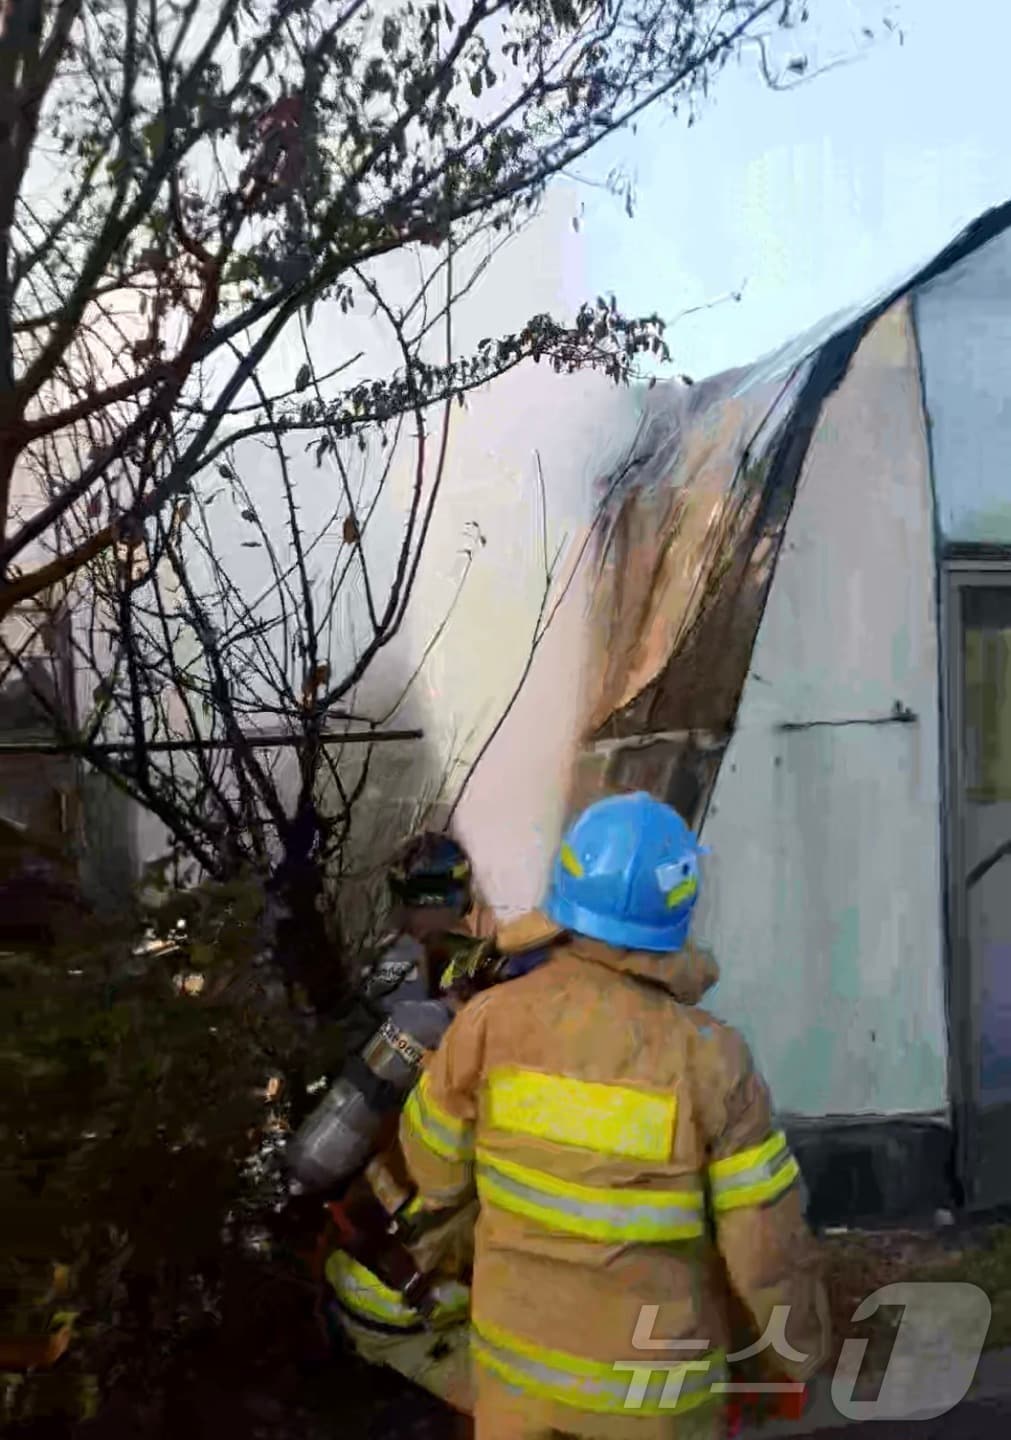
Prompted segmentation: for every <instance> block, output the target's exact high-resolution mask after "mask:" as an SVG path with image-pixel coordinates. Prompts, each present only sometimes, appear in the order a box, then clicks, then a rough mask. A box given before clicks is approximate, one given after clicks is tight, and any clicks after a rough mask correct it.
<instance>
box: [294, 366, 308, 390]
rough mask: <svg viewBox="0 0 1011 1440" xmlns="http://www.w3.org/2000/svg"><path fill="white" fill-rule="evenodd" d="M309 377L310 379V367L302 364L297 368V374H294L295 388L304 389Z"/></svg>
mask: <svg viewBox="0 0 1011 1440" xmlns="http://www.w3.org/2000/svg"><path fill="white" fill-rule="evenodd" d="M311 379H312V369H311V367H310V366H309V365H308V364H306V365H303V366H302V368H301V369H300V370H299V372H298V374H297V375H296V376H295V389H296V390H305V389H306V388H307V386H308V384H309V381H310V380H311Z"/></svg>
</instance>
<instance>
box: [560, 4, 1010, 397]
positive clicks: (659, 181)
mask: <svg viewBox="0 0 1011 1440" xmlns="http://www.w3.org/2000/svg"><path fill="white" fill-rule="evenodd" d="M886 6H887V10H886ZM811 8H812V11H813V12H814V16H815V19H814V20H813V21H812V23H811V24H810V25H809V26H807V27H805V30H804V31H802V32H798V36H797V38H796V39H795V40H794V41H792V42H791V43H790V44H789V45H788V47H787V50H786V53H787V54H789V53H791V52H794V53H795V52H796V51H797V50H798V49H800V48H801V39H802V38H803V48H805V49H806V50H807V51H808V52H809V53H812V54H813V56H814V59H815V61H816V62H817V63H824V62H826V61H828V60H831V59H832V58H834V57H836V56H840V55H842V54H844V53H845V54H854V55H857V56H858V57H859V58H857V59H855V60H854V62H853V63H851V64H847V65H844V66H841V67H840V68H837V69H834V70H831V71H829V72H828V73H825V74H822V75H821V76H819V77H817V78H815V79H814V80H812V81H811V82H810V83H807V84H804V85H802V86H800V87H799V88H797V89H795V90H793V91H792V92H790V93H782V92H773V91H770V90H769V89H768V88H767V87H766V86H765V84H764V82H763V81H762V79H761V77H760V75H759V73H758V70H757V66H756V65H755V64H753V63H749V62H747V61H745V63H744V64H742V66H741V67H739V68H737V67H734V68H732V69H730V70H728V71H727V72H726V73H725V75H724V76H723V78H722V79H721V81H720V82H719V83H718V85H717V86H716V88H715V90H714V93H713V97H712V99H711V100H710V101H709V102H708V103H707V104H706V106H705V107H704V109H703V111H702V114H701V116H700V119H699V121H698V123H697V124H696V126H695V127H694V128H693V129H691V130H688V129H687V128H686V127H685V126H684V124H682V123H681V122H680V121H679V120H676V119H673V118H671V117H670V116H668V115H662V116H661V115H660V114H659V113H657V114H654V115H653V116H651V117H650V118H649V119H648V120H646V121H645V122H643V123H642V124H641V125H640V127H639V131H638V134H637V135H636V136H631V135H627V136H621V137H618V138H617V139H616V140H615V141H613V142H611V143H610V144H609V146H608V148H607V150H606V151H602V152H598V153H597V154H596V155H595V156H594V158H593V162H592V166H591V165H587V166H585V167H584V168H583V170H582V172H581V173H582V174H584V175H587V176H597V177H600V176H603V175H604V174H606V173H607V171H608V170H609V169H610V167H611V166H612V165H614V164H616V163H622V164H623V165H624V167H625V168H626V169H627V170H628V171H629V172H630V173H632V174H633V176H634V177H635V179H636V183H637V191H638V200H637V207H636V213H635V218H634V220H629V219H628V218H627V217H626V216H625V214H624V210H623V208H622V205H621V204H620V202H618V201H616V200H614V199H613V198H612V197H611V196H609V195H606V194H603V193H601V192H600V191H599V190H596V189H593V188H589V187H585V186H580V187H579V188H578V195H579V199H580V200H581V201H582V202H583V204H584V205H585V210H584V213H583V216H582V221H581V228H580V237H581V239H582V242H583V244H582V246H581V249H582V257H581V258H582V262H583V264H582V276H581V281H582V286H585V287H587V288H588V289H589V290H590V291H591V292H601V291H612V290H613V291H614V292H615V293H616V295H617V296H618V300H619V303H620V304H621V306H622V308H623V309H624V310H625V311H626V312H637V313H642V312H644V311H650V310H653V309H654V308H655V309H657V310H658V311H659V312H660V313H661V314H662V315H663V316H664V317H665V318H667V319H672V318H673V317H675V316H677V315H679V314H680V312H682V311H683V310H685V309H686V308H688V307H690V306H695V305H702V304H705V303H707V302H709V301H713V300H716V299H718V298H719V297H720V296H723V295H726V294H727V293H728V292H730V291H733V290H737V289H738V288H740V287H741V286H742V285H743V287H744V288H743V298H742V300H741V302H740V303H739V304H735V303H733V302H728V303H725V304H720V305H717V306H715V307H714V308H711V309H709V310H707V311H706V312H705V313H703V314H701V315H697V316H692V317H688V318H685V319H683V320H681V321H680V322H679V323H678V324H677V325H676V326H675V327H674V328H673V329H672V331H671V333H670V336H669V339H670V342H671V348H672V352H673V358H674V361H675V366H676V368H677V370H679V371H686V372H687V373H688V374H690V375H693V376H695V377H696V378H698V377H701V376H702V375H705V374H709V373H712V372H714V371H718V370H722V369H726V368H727V367H728V366H731V365H736V364H740V363H744V362H747V361H749V360H752V359H755V358H757V357H758V356H760V355H762V354H764V353H766V352H767V351H769V350H770V349H773V348H775V347H776V346H777V345H778V344H780V343H781V342H782V341H784V340H786V339H788V338H790V337H791V336H792V335H795V334H796V333H798V332H799V331H802V330H804V329H806V328H807V327H808V326H810V325H813V324H815V323H816V322H817V321H818V320H820V319H821V318H822V317H824V316H825V315H827V314H829V313H831V312H832V311H834V310H837V309H840V308H841V307H843V306H846V305H850V304H853V303H855V302H859V301H861V300H862V299H864V298H865V297H870V296H873V295H874V294H875V292H876V291H877V290H878V289H880V288H881V287H883V286H884V285H886V284H887V283H888V282H889V281H891V280H893V279H895V278H897V277H898V276H901V275H902V274H903V273H904V272H905V271H907V270H908V269H911V268H912V267H913V266H915V265H916V264H917V263H918V262H920V261H922V260H924V259H926V258H929V256H930V255H932V254H933V253H934V252H935V251H937V250H938V249H940V248H941V246H943V245H944V244H945V243H946V242H947V241H948V240H949V239H950V238H951V237H952V236H953V235H954V234H955V233H957V231H958V230H960V229H961V228H962V226H963V225H965V224H966V223H967V222H968V221H970V220H972V219H973V218H974V217H975V216H976V215H977V214H979V213H980V212H981V211H983V210H985V209H987V208H988V207H989V206H991V205H994V204H997V203H999V202H1000V201H1002V200H1004V199H1007V198H1009V197H1011V145H1009V143H1008V139H1007V135H1008V128H1009V127H1008V117H1009V112H1011V102H1009V100H1008V98H1007V96H1008V89H1007V85H1008V81H1007V75H1008V70H1007V58H1008V55H1009V54H1011V3H1009V0H962V3H960V4H959V5H958V6H957V7H952V5H951V4H950V0H904V3H903V4H901V5H898V4H894V3H892V4H889V3H888V0H820V3H818V0H816V3H815V4H813V5H812V7H811ZM882 13H888V14H890V15H891V16H892V17H893V18H894V19H895V20H897V21H898V22H899V23H900V24H901V26H902V29H903V31H904V36H905V40H904V44H902V45H901V46H900V45H899V44H898V42H897V41H896V40H895V39H890V38H888V37H887V36H884V34H883V32H882V35H883V38H881V39H879V40H878V41H877V42H876V43H875V44H873V45H870V46H868V45H866V43H865V42H863V41H862V39H861V28H862V24H863V23H864V21H867V22H870V23H873V22H874V20H875V18H876V17H880V15H881V14H882ZM831 26H836V27H837V28H835V29H832V28H830V27H831Z"/></svg>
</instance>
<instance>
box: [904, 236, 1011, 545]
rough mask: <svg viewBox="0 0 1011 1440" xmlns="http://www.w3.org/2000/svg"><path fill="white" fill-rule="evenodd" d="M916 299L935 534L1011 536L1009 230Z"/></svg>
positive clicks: (1002, 539)
mask: <svg viewBox="0 0 1011 1440" xmlns="http://www.w3.org/2000/svg"><path fill="white" fill-rule="evenodd" d="M915 305H916V322H917V330H918V333H919V340H920V349H921V354H922V357H923V380H924V392H925V396H926V402H927V410H928V413H929V415H930V421H931V442H932V450H933V464H934V484H935V488H936V492H937V509H938V518H939V521H940V527H941V531H942V534H943V535H944V537H945V539H946V540H951V541H956V542H963V543H973V542H989V543H993V544H1011V459H1009V457H1011V234H1009V233H1008V232H1007V231H1004V232H1003V233H1001V234H1000V235H998V236H997V237H996V238H995V239H993V240H991V241H990V242H989V244H987V245H984V246H983V247H982V248H981V249H979V250H977V251H975V252H974V253H973V254H972V255H970V256H969V257H968V258H967V259H965V260H963V261H962V262H961V263H960V264H959V265H956V266H954V267H953V268H952V269H950V270H948V271H947V272H946V273H945V274H943V275H941V276H939V277H938V278H937V279H936V280H933V281H931V282H930V284H928V285H925V286H924V287H923V288H922V289H921V290H920V291H918V293H917V296H916V300H915Z"/></svg>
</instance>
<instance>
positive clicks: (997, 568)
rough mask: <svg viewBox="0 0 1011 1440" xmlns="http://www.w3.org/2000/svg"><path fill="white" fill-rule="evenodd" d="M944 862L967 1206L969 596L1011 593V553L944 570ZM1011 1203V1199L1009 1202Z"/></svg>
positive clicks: (972, 1170) (971, 1186) (971, 1006)
mask: <svg viewBox="0 0 1011 1440" xmlns="http://www.w3.org/2000/svg"><path fill="white" fill-rule="evenodd" d="M940 568H941V587H940V589H941V595H940V602H941V603H940V610H941V625H940V630H939V642H940V645H941V647H942V653H941V667H940V668H941V677H942V686H941V722H942V723H941V736H942V747H943V748H942V765H941V775H942V787H941V794H942V801H941V805H942V817H943V818H942V855H943V860H944V886H943V892H944V921H945V926H944V928H945V942H946V943H945V951H946V969H947V979H948V985H947V989H948V1045H949V1056H948V1073H949V1083H950V1087H951V1105H952V1119H953V1123H954V1130H955V1170H956V1175H957V1179H958V1182H959V1185H960V1187H961V1190H962V1195H963V1198H964V1200H965V1202H966V1204H967V1207H968V1208H969V1209H970V1210H971V1209H973V1208H974V1201H975V1200H976V1199H977V1198H978V1197H977V1193H976V1191H977V1179H978V1172H977V1165H976V1143H977V1141H978V1139H979V1136H980V1132H981V1106H980V1083H979V1074H980V1065H979V1061H980V1036H979V1024H978V1017H979V1008H980V997H981V993H982V982H981V974H980V959H979V957H978V956H973V954H972V951H971V948H970V946H969V942H968V926H967V913H966V912H967V906H966V895H965V886H964V885H963V883H962V876H964V874H965V809H966V807H965V777H964V766H963V758H962V745H961V740H962V722H963V718H964V713H963V712H964V706H963V685H962V675H963V644H962V606H961V595H962V592H963V591H965V590H968V589H977V588H988V589H991V588H997V589H1007V590H1008V591H1009V592H1011V552H1008V553H1003V552H1002V553H999V554H994V553H993V552H992V551H991V552H989V553H985V552H982V551H979V552H976V553H973V552H972V551H971V550H968V549H960V550H959V552H958V553H957V554H954V555H950V556H949V557H946V558H945V559H943V560H942V563H941V567H940ZM1008 1199H1009V1200H1011V1196H1009V1197H1008Z"/></svg>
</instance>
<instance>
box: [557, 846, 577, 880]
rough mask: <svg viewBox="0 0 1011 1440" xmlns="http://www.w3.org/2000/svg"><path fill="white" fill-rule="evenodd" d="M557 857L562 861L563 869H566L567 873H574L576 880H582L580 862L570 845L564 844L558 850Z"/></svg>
mask: <svg viewBox="0 0 1011 1440" xmlns="http://www.w3.org/2000/svg"><path fill="white" fill-rule="evenodd" d="M558 858H559V860H560V861H561V862H562V868H563V869H564V870H568V872H569V874H570V875H574V876H575V877H576V879H577V880H582V878H583V867H582V865H581V863H580V860H579V856H578V855H577V854H576V852H575V850H573V848H572V846H571V845H569V844H564V845H563V846H562V848H561V849H560V850H559V852H558Z"/></svg>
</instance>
